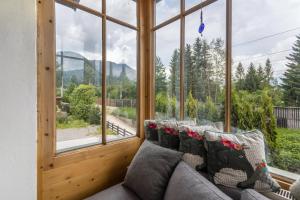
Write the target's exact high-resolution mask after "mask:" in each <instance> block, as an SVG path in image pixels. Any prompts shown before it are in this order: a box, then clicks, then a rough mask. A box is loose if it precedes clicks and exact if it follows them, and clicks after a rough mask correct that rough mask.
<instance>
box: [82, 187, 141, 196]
mask: <svg viewBox="0 0 300 200" xmlns="http://www.w3.org/2000/svg"><path fill="white" fill-rule="evenodd" d="M103 199H109V200H120V199H122V200H140V198H139V197H138V196H137V195H136V194H134V193H133V192H132V191H130V190H129V189H127V188H126V187H124V186H123V185H122V184H118V185H115V186H112V187H110V188H108V189H106V190H104V191H102V192H99V193H97V194H95V195H93V196H91V197H89V198H87V199H85V200H103Z"/></svg>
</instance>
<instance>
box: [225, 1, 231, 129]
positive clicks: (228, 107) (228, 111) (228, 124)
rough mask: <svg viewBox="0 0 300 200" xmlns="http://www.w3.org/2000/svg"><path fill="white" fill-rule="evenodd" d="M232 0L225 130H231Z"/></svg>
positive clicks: (228, 13)
mask: <svg viewBox="0 0 300 200" xmlns="http://www.w3.org/2000/svg"><path fill="white" fill-rule="evenodd" d="M231 61H232V0H226V80H225V82H226V84H225V90H226V91H225V92H226V93H225V131H226V132H230V131H231V68H232V66H231V65H232V63H231Z"/></svg>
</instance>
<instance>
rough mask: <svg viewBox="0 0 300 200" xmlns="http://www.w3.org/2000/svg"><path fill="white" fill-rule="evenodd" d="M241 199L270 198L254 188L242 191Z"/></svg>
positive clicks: (264, 199)
mask: <svg viewBox="0 0 300 200" xmlns="http://www.w3.org/2000/svg"><path fill="white" fill-rule="evenodd" d="M241 200H270V199H269V198H267V197H265V196H263V195H262V194H260V193H258V192H256V191H255V190H252V189H247V190H243V191H242V197H241Z"/></svg>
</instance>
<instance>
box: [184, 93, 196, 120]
mask: <svg viewBox="0 0 300 200" xmlns="http://www.w3.org/2000/svg"><path fill="white" fill-rule="evenodd" d="M198 104H199V103H198V101H197V99H195V98H194V97H193V95H192V92H191V91H190V92H189V95H188V97H187V99H186V102H185V106H186V113H187V116H188V117H190V118H191V119H195V118H196V117H197V112H198Z"/></svg>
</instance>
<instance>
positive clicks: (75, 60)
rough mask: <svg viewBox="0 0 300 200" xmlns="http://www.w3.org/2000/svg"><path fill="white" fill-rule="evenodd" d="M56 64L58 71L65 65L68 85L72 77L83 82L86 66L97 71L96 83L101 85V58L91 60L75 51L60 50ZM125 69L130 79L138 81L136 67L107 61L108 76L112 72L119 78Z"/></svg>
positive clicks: (65, 78) (64, 74) (65, 79)
mask: <svg viewBox="0 0 300 200" xmlns="http://www.w3.org/2000/svg"><path fill="white" fill-rule="evenodd" d="M62 63H63V65H62ZM56 65H57V71H59V70H61V66H63V72H64V73H63V76H64V84H65V85H68V83H69V82H70V80H71V78H72V77H73V78H74V77H76V80H77V81H78V83H82V82H83V80H84V66H86V67H89V68H90V69H93V70H94V71H95V76H96V84H97V85H100V82H101V76H102V61H101V60H89V59H87V58H85V57H84V56H82V55H81V54H78V53H75V52H71V51H62V52H61V51H60V52H57V53H56ZM123 70H124V71H125V74H126V76H127V78H128V79H129V80H131V81H136V77H137V72H136V70H135V69H133V68H131V67H130V66H128V65H127V64H117V63H114V62H111V61H107V62H106V76H109V75H110V74H112V77H116V78H118V77H120V75H121V72H122V71H123Z"/></svg>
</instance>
